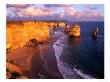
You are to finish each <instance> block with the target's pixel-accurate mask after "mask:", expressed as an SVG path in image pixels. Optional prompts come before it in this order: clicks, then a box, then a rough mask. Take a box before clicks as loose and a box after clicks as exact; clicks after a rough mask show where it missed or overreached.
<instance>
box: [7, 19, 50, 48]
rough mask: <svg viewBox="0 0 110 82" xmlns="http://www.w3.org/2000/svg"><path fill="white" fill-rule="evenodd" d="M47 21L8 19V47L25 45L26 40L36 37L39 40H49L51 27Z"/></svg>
mask: <svg viewBox="0 0 110 82" xmlns="http://www.w3.org/2000/svg"><path fill="white" fill-rule="evenodd" d="M47 25H48V23H46V22H35V21H8V22H7V30H6V35H7V36H6V39H7V41H6V44H7V45H6V48H7V49H8V48H13V49H16V48H19V47H23V46H24V45H25V44H26V42H28V41H29V40H31V39H36V40H37V41H38V42H44V41H48V40H49V28H48V26H47Z"/></svg>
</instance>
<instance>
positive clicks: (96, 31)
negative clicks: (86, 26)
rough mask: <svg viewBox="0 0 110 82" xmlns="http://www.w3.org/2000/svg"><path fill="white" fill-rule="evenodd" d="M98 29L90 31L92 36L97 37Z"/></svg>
mask: <svg viewBox="0 0 110 82" xmlns="http://www.w3.org/2000/svg"><path fill="white" fill-rule="evenodd" d="M98 31H99V29H98V27H97V28H96V29H95V30H94V31H93V32H92V33H91V36H92V37H97V33H98Z"/></svg>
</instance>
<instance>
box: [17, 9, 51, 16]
mask: <svg viewBox="0 0 110 82" xmlns="http://www.w3.org/2000/svg"><path fill="white" fill-rule="evenodd" d="M52 14H53V12H51V11H49V10H47V9H44V8H36V7H27V8H24V9H22V10H21V11H20V12H18V15H19V16H49V15H52Z"/></svg>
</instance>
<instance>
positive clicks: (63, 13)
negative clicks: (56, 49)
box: [7, 4, 104, 20]
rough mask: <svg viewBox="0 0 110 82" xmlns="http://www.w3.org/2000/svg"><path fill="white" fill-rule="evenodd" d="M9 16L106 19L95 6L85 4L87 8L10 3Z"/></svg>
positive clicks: (68, 5) (69, 5)
mask: <svg viewBox="0 0 110 82" xmlns="http://www.w3.org/2000/svg"><path fill="white" fill-rule="evenodd" d="M7 16H10V17H42V18H43V17H44V18H45V17H48V18H53V19H57V18H61V19H65V18H66V19H69V18H73V20H75V19H84V20H91V19H101V20H103V19H104V16H103V15H102V14H101V13H100V12H99V11H97V9H96V8H95V7H94V6H91V5H87V6H86V5H85V9H82V10H76V9H75V8H74V5H71V4H45V5H41V6H39V5H32V4H31V5H29V4H8V5H7Z"/></svg>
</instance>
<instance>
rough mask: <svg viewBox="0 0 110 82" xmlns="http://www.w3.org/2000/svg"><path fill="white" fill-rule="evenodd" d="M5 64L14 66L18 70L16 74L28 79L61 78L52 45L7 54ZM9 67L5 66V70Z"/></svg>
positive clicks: (18, 49) (26, 48)
mask: <svg viewBox="0 0 110 82" xmlns="http://www.w3.org/2000/svg"><path fill="white" fill-rule="evenodd" d="M7 63H12V65H13V66H14V65H15V66H16V67H17V68H18V69H19V70H20V72H19V71H17V72H19V73H20V74H21V75H23V76H25V77H27V78H29V79H36V78H47V79H48V78H53V79H54V78H62V76H61V74H60V72H59V70H58V67H57V62H56V58H55V53H54V50H53V46H52V45H41V46H40V47H39V48H38V47H23V48H17V49H15V51H12V52H11V53H8V54H7ZM9 67H10V66H9V65H8V64H7V69H11V68H9ZM12 68H13V67H12ZM12 70H14V69H12ZM15 71H16V70H15Z"/></svg>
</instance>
